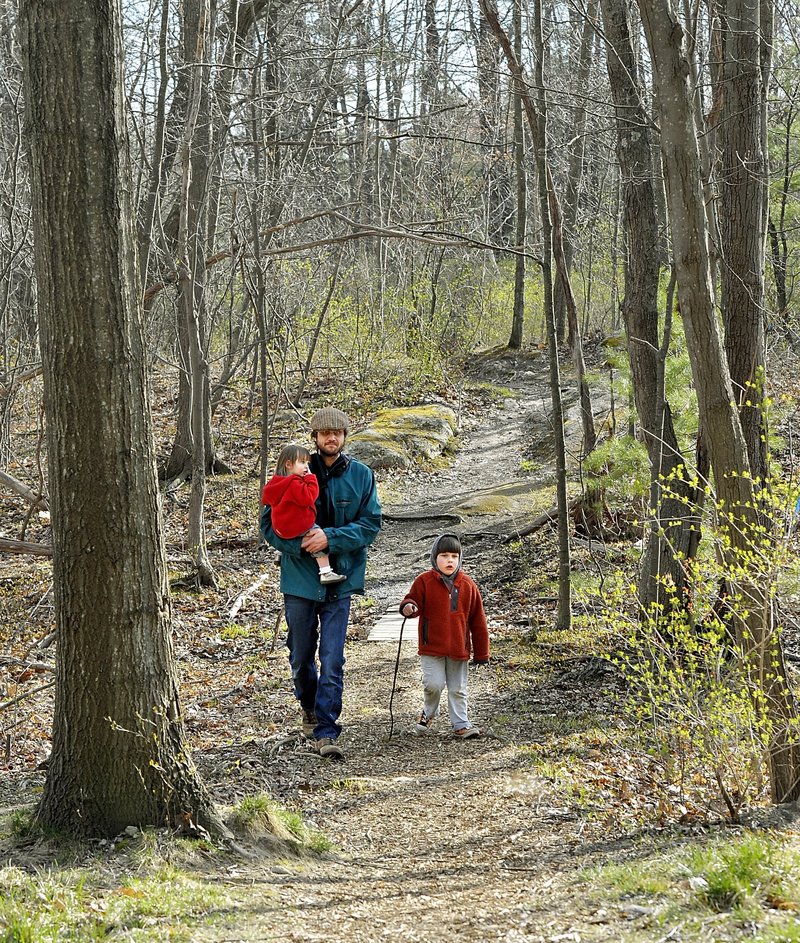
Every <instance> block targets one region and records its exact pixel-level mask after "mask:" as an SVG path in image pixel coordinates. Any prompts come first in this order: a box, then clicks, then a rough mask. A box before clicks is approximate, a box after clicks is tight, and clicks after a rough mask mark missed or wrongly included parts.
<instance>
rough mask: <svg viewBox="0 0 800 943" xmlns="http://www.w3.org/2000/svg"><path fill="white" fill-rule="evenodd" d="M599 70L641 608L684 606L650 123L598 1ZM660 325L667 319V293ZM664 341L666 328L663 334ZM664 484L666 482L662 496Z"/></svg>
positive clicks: (625, 42) (615, 22)
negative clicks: (638, 503)
mask: <svg viewBox="0 0 800 943" xmlns="http://www.w3.org/2000/svg"><path fill="white" fill-rule="evenodd" d="M601 7H602V13H603V34H604V36H605V40H606V43H607V46H608V52H607V68H608V79H609V83H610V86H611V94H612V97H613V100H614V110H615V115H616V123H617V160H618V162H619V167H620V175H621V178H622V181H621V182H622V214H623V226H624V230H625V239H626V248H627V253H626V258H625V265H624V297H623V300H622V304H621V305H620V308H621V312H622V318H623V322H624V325H625V333H626V335H627V339H628V358H629V361H630V365H631V380H632V385H633V396H634V402H635V404H636V414H637V416H638V417H639V425H640V428H641V430H642V435H643V439H644V444H645V447H646V449H647V454H648V458H649V464H650V494H651V502H650V503H651V508H650V512H651V515H652V516H653V519H654V520H653V522H654V525H655V526H654V527H653V528H651V530H650V532H649V534H648V537H647V548H646V551H645V555H644V560H643V565H642V569H641V573H640V580H639V598H640V601H641V604H642V607H643V608H644V609H645V611H646V610H648V609H649V607H650V606H651V604H652V603H657V602H663V601H664V599H663V587H664V586H665V585H669V584H671V585H672V586H674V587H675V588H676V590H677V593H678V599H679V600H681V601H685V596H684V587H685V582H686V580H685V575H684V569H683V561H685V560H686V559H687V558H688V547H689V539H690V527H689V521H688V520H687V515H686V505H685V504H684V502H683V498H684V497H689V496H690V495H691V485H690V484H689V482H688V478H689V476H688V475H687V474H686V471H685V465H684V458H683V455H682V454H681V450H680V447H679V445H678V438H677V435H676V433H675V427H674V424H673V421H672V410H671V409H670V405H669V401H668V399H667V397H666V391H665V388H664V361H665V359H666V355H667V350H666V348H665V347H664V346H663V345H662V341H661V338H660V336H659V309H658V289H659V270H660V262H659V239H660V236H659V221H658V212H657V209H656V198H655V183H654V180H653V173H652V168H653V162H652V135H651V133H650V126H651V122H650V116H649V115H648V114H647V113H646V111H645V109H644V107H643V104H642V102H643V100H644V97H643V95H642V88H641V83H640V79H639V65H638V62H637V59H636V56H635V55H634V50H633V44H632V39H631V26H630V22H629V19H628V5H627V3H626V2H625V0H601ZM668 299H669V305H668V310H667V316H666V318H665V324H666V323H667V321H668V319H669V318H671V316H672V310H671V299H672V292H670V293H669V294H668ZM665 334H666V329H665ZM664 482H669V486H668V489H667V491H666V492H665V491H664Z"/></svg>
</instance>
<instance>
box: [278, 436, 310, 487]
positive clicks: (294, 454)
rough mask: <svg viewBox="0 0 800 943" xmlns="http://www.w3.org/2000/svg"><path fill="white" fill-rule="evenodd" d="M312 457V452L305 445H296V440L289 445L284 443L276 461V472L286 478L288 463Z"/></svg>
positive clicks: (307, 459) (305, 460)
mask: <svg viewBox="0 0 800 943" xmlns="http://www.w3.org/2000/svg"><path fill="white" fill-rule="evenodd" d="M310 458H311V452H309V451H308V449H307V448H306V447H305V446H304V445H295V444H294V442H290V443H289V445H284V447H283V448H282V449H281V454H280V455H279V456H278V461H277V462H276V463H275V474H276V475H282V476H283V477H284V478H285V477H286V475H287V474H288V472H287V471H286V466H287V465H289V464H291V463H292V462H296V461H297V460H298V459H302V460H303V461H304V462H307V461H309V460H310Z"/></svg>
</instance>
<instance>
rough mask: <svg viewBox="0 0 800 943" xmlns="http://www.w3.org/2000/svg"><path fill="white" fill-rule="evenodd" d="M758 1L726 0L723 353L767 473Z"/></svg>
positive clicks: (745, 428) (760, 469)
mask: <svg viewBox="0 0 800 943" xmlns="http://www.w3.org/2000/svg"><path fill="white" fill-rule="evenodd" d="M759 7H760V0H727V2H726V3H725V4H724V8H725V9H724V13H723V29H722V33H723V66H722V83H723V90H722V109H721V113H720V123H719V128H718V131H717V135H718V140H719V145H720V152H721V153H720V159H719V163H718V167H717V186H718V189H719V195H720V213H719V227H720V238H721V242H722V245H721V253H720V255H721V265H720V284H721V287H722V316H723V321H724V324H725V352H726V354H727V357H728V366H729V369H730V371H731V380H732V381H733V392H734V395H735V396H736V402H737V403H738V404H739V416H740V419H741V423H742V432H743V434H744V439H745V443H746V444H747V454H748V457H749V459H750V471H751V473H752V475H753V476H754V477H755V478H756V479H757V480H759V481H762V482H763V481H764V479H765V476H766V473H767V436H766V429H765V416H764V408H763V402H764V397H765V390H764V382H765V378H764V361H765V329H764V328H765V311H764V254H765V248H766V229H767V220H766V214H765V207H766V203H765V196H764V193H765V188H766V186H767V174H766V157H765V154H764V152H763V150H762V131H761V121H762V85H761V82H762V64H761V44H760V26H761V18H760V9H759Z"/></svg>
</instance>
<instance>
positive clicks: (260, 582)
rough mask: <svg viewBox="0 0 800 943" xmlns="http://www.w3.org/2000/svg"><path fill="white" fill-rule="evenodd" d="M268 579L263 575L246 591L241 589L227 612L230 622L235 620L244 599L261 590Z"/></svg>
mask: <svg viewBox="0 0 800 943" xmlns="http://www.w3.org/2000/svg"><path fill="white" fill-rule="evenodd" d="M268 579H269V573H265V574H264V575H263V576H259V578H258V579H257V580H256V581H255V583H252V584H251V585H250V586H248V587H247V589H243V590H242V591H241V593H239V595H238V596H237V597H236V599H235V600H234V602H233V605H232V606H231V608H230V609H229V611H228V620H229V621H230V622H233V620H234V619H235V618H236V615H237V613H238V612H239V610H240V609H241V608H242V604H243V603H244V601H245V599H247V598H248V596H252V595H253V593H255V592H256V591H257V590H259V589H261V587H262V586H263V585H264V583H266V582H267V580H268Z"/></svg>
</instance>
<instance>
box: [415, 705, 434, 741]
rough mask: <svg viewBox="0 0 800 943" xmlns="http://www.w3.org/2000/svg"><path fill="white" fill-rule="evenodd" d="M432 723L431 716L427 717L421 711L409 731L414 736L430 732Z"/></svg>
mask: <svg viewBox="0 0 800 943" xmlns="http://www.w3.org/2000/svg"><path fill="white" fill-rule="evenodd" d="M432 724H433V717H428V716H427V715H426V713H425V711H423V712H422V713H421V714H420V715H419V718H418V719H417V722H416V723H415V724H414V726H413V727H412V728H411V733H413V734H414V736H415V737H421V736H423V735H424V734H426V733H430V730H431V725H432Z"/></svg>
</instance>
